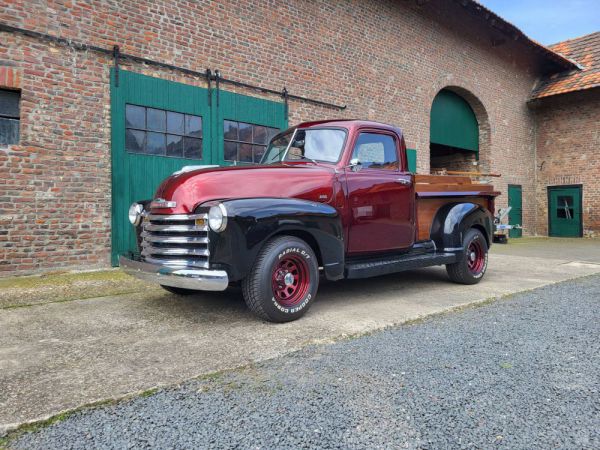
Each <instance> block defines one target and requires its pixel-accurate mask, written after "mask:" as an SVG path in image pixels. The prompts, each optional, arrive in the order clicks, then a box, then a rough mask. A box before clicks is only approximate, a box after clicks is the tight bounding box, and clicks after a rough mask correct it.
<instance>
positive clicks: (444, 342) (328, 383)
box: [10, 276, 600, 449]
mask: <svg viewBox="0 0 600 450" xmlns="http://www.w3.org/2000/svg"><path fill="white" fill-rule="evenodd" d="M599 324H600V277H599V276H592V277H587V278H583V279H580V280H578V281H571V282H565V283H561V284H557V285H553V286H548V287H544V288H541V289H538V290H535V291H531V292H529V293H525V294H519V295H515V296H513V297H510V298H507V299H503V300H500V301H497V302H495V303H493V304H489V305H486V306H482V307H478V308H472V309H466V310H463V311H459V312H454V313H449V314H445V315H442V316H438V317H433V318H430V319H427V320H425V321H423V322H420V323H414V324H412V325H405V326H401V327H398V328H393V329H388V330H386V331H383V332H378V333H375V334H373V335H370V336H365V337H361V338H357V339H353V340H348V341H343V342H339V343H336V344H333V345H324V346H311V347H309V348H306V349H305V350H302V351H299V352H297V353H294V354H291V355H288V356H285V357H280V358H277V359H273V360H271V361H269V362H267V363H263V364H260V365H258V366H254V367H249V368H246V369H242V370H239V371H235V372H228V373H224V374H220V375H215V376H212V377H207V378H204V379H201V380H196V381H191V382H188V383H185V384H184V385H182V386H180V387H178V388H172V389H165V390H162V391H159V392H158V393H156V394H154V395H151V396H149V397H144V398H137V399H135V400H130V401H125V402H122V403H119V404H117V405H114V406H109V407H102V408H96V409H91V410H87V411H83V412H79V413H76V414H75V415H73V416H71V417H69V418H68V419H66V420H64V421H62V422H58V423H56V424H54V425H52V426H49V427H48V428H45V429H42V430H40V431H38V432H35V433H31V434H26V435H22V436H21V437H19V438H18V439H17V440H15V441H12V442H10V446H11V447H15V448H27V449H37V448H40V449H59V448H60V449H66V448H77V449H87V448H97V449H104V448H106V449H109V448H110V449H113V448H119V449H120V448H161V449H167V448H177V449H184V448H185V449H188V448H189V449H192V448H208V447H211V448H234V447H237V448H306V447H319V448H392V447H394V448H461V447H465V448H490V447H496V446H497V447H504V448H550V447H560V448H600V393H599V390H600V379H599V376H600V375H599V374H600V356H599V355H600V325H599ZM240 345H244V343H243V342H240ZM273 345H277V342H273Z"/></svg>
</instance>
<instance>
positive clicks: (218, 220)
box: [208, 203, 227, 233]
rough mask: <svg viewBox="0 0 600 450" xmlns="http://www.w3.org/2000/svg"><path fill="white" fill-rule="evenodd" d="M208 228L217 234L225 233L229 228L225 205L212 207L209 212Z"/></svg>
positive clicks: (220, 204)
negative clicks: (226, 228)
mask: <svg viewBox="0 0 600 450" xmlns="http://www.w3.org/2000/svg"><path fill="white" fill-rule="evenodd" d="M208 226H209V227H210V229H211V230H213V231H216V232H217V233H220V232H221V231H223V230H224V229H225V227H226V226H227V209H226V208H225V205H224V204H223V203H219V204H218V205H215V206H211V208H210V209H209V210H208Z"/></svg>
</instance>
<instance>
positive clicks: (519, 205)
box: [508, 184, 523, 238]
mask: <svg viewBox="0 0 600 450" xmlns="http://www.w3.org/2000/svg"><path fill="white" fill-rule="evenodd" d="M508 206H510V207H511V208H512V209H511V210H510V213H509V214H508V224H509V225H521V226H522V225H523V190H522V188H521V186H518V185H514V184H509V185H508ZM508 235H509V237H511V238H519V237H521V236H522V235H523V230H521V229H514V228H513V229H512V230H510V231H509V233H508Z"/></svg>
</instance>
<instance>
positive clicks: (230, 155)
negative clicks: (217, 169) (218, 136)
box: [224, 142, 238, 161]
mask: <svg viewBox="0 0 600 450" xmlns="http://www.w3.org/2000/svg"><path fill="white" fill-rule="evenodd" d="M237 146H238V145H237V144H236V143H235V142H225V148H224V156H225V160H226V161H235V160H237Z"/></svg>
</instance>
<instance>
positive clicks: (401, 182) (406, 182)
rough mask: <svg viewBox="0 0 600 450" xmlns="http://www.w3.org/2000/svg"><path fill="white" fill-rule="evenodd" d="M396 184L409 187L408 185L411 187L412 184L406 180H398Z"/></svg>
mask: <svg viewBox="0 0 600 450" xmlns="http://www.w3.org/2000/svg"><path fill="white" fill-rule="evenodd" d="M396 183H400V184H404V185H406V186H409V185H411V184H412V181H410V180H407V179H406V178H398V179H397V180H396Z"/></svg>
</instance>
